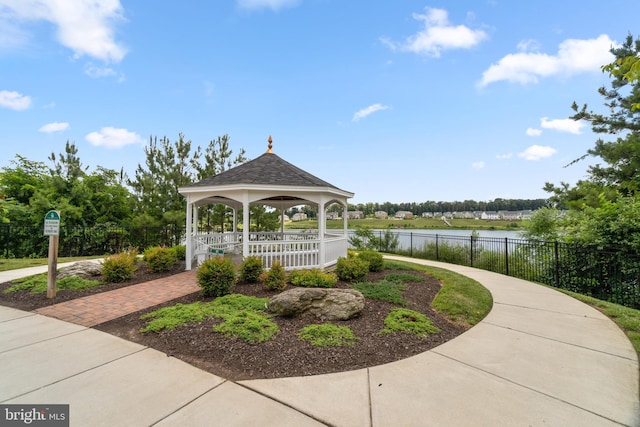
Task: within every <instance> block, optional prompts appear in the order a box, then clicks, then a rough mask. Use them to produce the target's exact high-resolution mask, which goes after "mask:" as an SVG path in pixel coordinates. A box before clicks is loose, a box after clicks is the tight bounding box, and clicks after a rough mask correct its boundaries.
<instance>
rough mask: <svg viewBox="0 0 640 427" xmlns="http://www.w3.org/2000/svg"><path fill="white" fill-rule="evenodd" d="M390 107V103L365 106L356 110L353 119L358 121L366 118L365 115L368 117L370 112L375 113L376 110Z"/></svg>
mask: <svg viewBox="0 0 640 427" xmlns="http://www.w3.org/2000/svg"><path fill="white" fill-rule="evenodd" d="M388 108H389V106H388V105H382V104H373V105H369V106H368V107H367V108H363V109H362V110H360V111H358V112H356V113H355V114H354V115H353V119H352V120H353V121H354V122H357V121H358V120H360V119H364V118H365V117H367V116H368V115H369V114H373V113H375V112H376V111H380V110H387V109H388Z"/></svg>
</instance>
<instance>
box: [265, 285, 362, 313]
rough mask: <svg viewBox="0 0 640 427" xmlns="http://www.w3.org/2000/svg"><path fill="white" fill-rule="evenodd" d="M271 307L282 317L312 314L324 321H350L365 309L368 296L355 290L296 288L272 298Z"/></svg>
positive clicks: (270, 308) (271, 309)
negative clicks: (365, 300)
mask: <svg viewBox="0 0 640 427" xmlns="http://www.w3.org/2000/svg"><path fill="white" fill-rule="evenodd" d="M267 309H268V310H269V311H270V312H272V313H274V314H277V315H279V316H297V315H300V314H310V315H313V316H316V317H318V318H319V319H322V320H348V319H351V318H352V317H356V316H358V315H359V314H360V313H361V312H362V310H363V309H364V296H363V295H362V293H361V292H358V291H356V290H354V289H325V288H294V289H289V290H287V291H284V292H282V293H280V294H278V295H275V296H274V297H272V298H271V299H270V300H269V302H268V303H267Z"/></svg>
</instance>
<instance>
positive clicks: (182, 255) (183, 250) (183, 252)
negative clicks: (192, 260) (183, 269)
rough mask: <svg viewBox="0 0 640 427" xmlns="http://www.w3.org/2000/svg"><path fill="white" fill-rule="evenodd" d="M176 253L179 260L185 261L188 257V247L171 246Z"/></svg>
mask: <svg viewBox="0 0 640 427" xmlns="http://www.w3.org/2000/svg"><path fill="white" fill-rule="evenodd" d="M169 250H170V251H172V252H173V253H174V254H175V255H176V259H177V260H178V261H184V260H185V259H187V247H186V246H185V245H178V246H173V247H171V248H169Z"/></svg>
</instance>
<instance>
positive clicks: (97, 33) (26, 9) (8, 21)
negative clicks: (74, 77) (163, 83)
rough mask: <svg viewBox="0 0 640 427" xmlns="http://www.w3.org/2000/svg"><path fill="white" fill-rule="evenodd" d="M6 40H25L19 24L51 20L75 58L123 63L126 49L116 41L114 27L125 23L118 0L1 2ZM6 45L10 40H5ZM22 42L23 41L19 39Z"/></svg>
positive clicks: (0, 8)
mask: <svg viewBox="0 0 640 427" xmlns="http://www.w3.org/2000/svg"><path fill="white" fill-rule="evenodd" d="M0 16H1V18H0V24H2V25H0V26H5V25H9V27H10V28H12V32H10V33H7V32H5V31H2V33H3V38H7V37H11V34H12V33H13V34H14V35H15V36H16V37H21V38H24V32H22V31H20V29H19V28H18V27H17V25H18V24H17V23H21V22H24V21H41V20H42V21H48V22H50V23H52V24H53V25H55V26H56V38H57V40H58V42H60V43H61V44H62V45H63V46H66V47H68V48H69V49H71V50H72V51H73V52H74V55H75V57H81V56H84V55H86V56H90V57H92V58H96V59H100V60H102V61H105V62H120V61H121V60H122V59H123V58H124V56H125V54H126V49H125V48H124V47H123V46H122V45H121V44H120V43H118V42H116V41H115V37H114V32H115V24H116V23H118V22H121V21H123V20H124V18H123V16H122V6H121V5H120V1H119V0H100V1H96V0H75V1H68V0H0ZM4 42H5V43H7V42H8V41H6V40H5V41H4ZM15 42H16V43H20V40H16V41H15Z"/></svg>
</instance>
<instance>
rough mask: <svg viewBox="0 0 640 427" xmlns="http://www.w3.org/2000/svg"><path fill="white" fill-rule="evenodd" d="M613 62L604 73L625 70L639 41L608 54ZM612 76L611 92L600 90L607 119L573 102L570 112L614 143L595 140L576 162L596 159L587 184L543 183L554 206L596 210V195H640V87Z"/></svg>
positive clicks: (611, 197)
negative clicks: (555, 204)
mask: <svg viewBox="0 0 640 427" xmlns="http://www.w3.org/2000/svg"><path fill="white" fill-rule="evenodd" d="M611 53H613V55H614V56H615V60H614V62H613V63H612V64H613V65H612V64H609V66H605V67H603V68H604V69H605V70H607V69H609V67H610V66H613V67H614V68H613V69H615V64H624V63H625V59H626V58H637V57H638V55H640V39H636V40H635V41H634V40H633V38H632V36H631V35H629V36H628V37H627V38H626V40H625V42H624V43H623V44H622V45H621V46H619V47H614V48H612V49H611ZM624 71H625V68H623V69H622V71H621V72H611V73H610V74H611V77H612V81H611V87H610V88H607V87H605V86H603V87H601V88H600V89H598V93H599V94H600V95H601V96H602V97H603V98H604V100H605V102H604V105H605V106H606V107H607V108H608V110H609V111H608V114H601V113H597V112H594V111H593V110H591V109H589V107H588V106H587V105H586V104H585V105H583V106H582V107H581V108H580V107H579V106H578V104H576V103H575V102H574V103H573V105H572V109H573V110H574V111H575V114H574V115H573V116H571V118H572V119H574V120H585V121H587V122H589V123H590V124H591V128H592V130H593V132H595V133H597V134H601V135H615V136H616V138H615V139H613V140H605V139H604V138H599V139H598V140H597V141H596V143H595V146H594V147H593V148H591V149H589V150H588V151H587V153H586V154H585V155H584V156H582V157H580V158H579V159H576V160H574V162H572V163H575V162H578V161H581V160H584V159H585V158H588V157H596V158H598V159H600V160H601V161H602V162H599V163H597V164H595V165H592V166H590V167H589V169H588V174H589V175H588V179H587V180H583V181H579V182H578V183H577V184H576V186H575V187H571V186H569V185H568V184H566V183H561V184H560V186H555V185H553V184H550V183H547V184H546V185H545V187H544V188H545V190H547V191H549V192H552V193H553V194H554V200H555V201H557V202H562V203H565V204H567V205H569V206H570V207H577V208H579V207H580V206H589V205H590V206H598V205H599V200H600V197H599V195H600V194H603V193H604V194H605V196H606V197H607V199H609V200H615V198H616V197H618V196H634V195H635V194H637V193H638V192H639V191H640V109H637V108H634V106H636V105H638V104H640V81H639V80H637V79H635V80H633V79H632V80H629V79H627V78H625V75H626V74H627V73H625V72H624Z"/></svg>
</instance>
